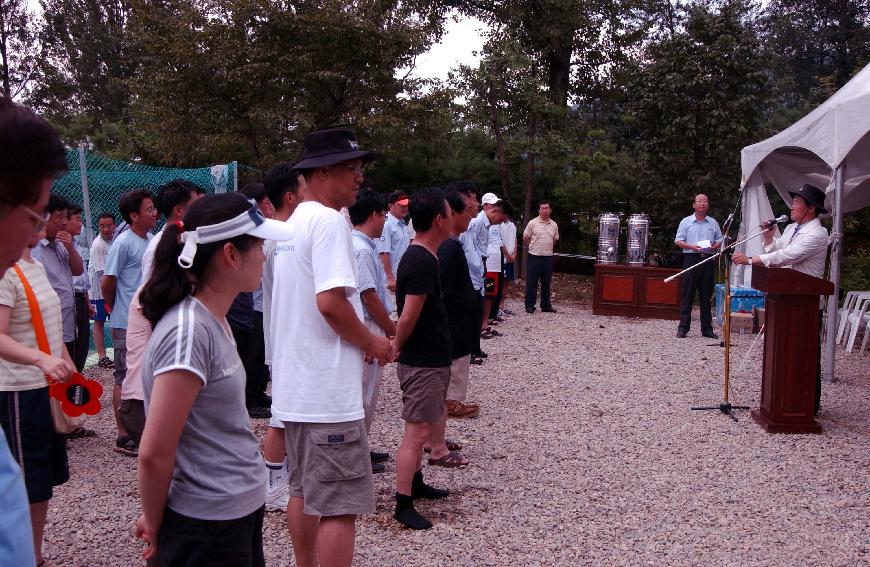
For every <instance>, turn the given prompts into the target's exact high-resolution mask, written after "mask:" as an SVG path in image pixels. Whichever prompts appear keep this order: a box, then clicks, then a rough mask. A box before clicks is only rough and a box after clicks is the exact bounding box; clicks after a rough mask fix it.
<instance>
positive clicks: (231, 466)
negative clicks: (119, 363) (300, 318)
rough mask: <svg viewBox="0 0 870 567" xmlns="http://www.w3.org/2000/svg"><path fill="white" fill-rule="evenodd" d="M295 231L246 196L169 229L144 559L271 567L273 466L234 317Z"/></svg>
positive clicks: (144, 450)
mask: <svg viewBox="0 0 870 567" xmlns="http://www.w3.org/2000/svg"><path fill="white" fill-rule="evenodd" d="M291 235H292V230H291V229H290V226H289V225H288V224H287V223H280V222H276V221H271V220H267V219H264V218H263V216H262V214H260V212H259V210H258V209H257V206H256V204H253V203H251V202H249V201H248V200H247V199H245V197H244V196H242V195H240V194H238V193H228V194H224V195H211V196H206V197H204V198H202V199H199V200H198V201H196V202H194V203H193V204H191V205H190V207H189V208H188V209H187V212H186V213H185V214H184V218H183V221H182V223H178V224H172V225H168V226H167V227H166V228H165V230H164V231H163V236H162V237H161V240H160V243H159V244H158V245H157V251H156V253H155V257H154V271H153V273H152V275H151V278H150V279H149V280H148V282H147V283H146V284H145V286H144V287H143V288H142V291H141V294H140V303H141V306H142V312H143V314H144V315H145V317H146V318H147V319H148V320H149V321H150V322H151V324H152V325H153V327H154V332H153V334H152V336H151V340H150V342H149V344H148V349H147V351H146V353H145V358H144V361H143V365H142V379H143V383H144V389H145V408H146V412H147V415H148V419H147V421H146V424H145V431H144V432H143V435H142V443H141V445H140V448H139V475H138V476H139V494H140V497H141V499H142V510H143V514H142V516H141V517H140V518H139V520H138V521H137V529H136V531H137V535H138V536H139V537H141V538H142V539H144V540H145V541H146V543H147V544H148V547H146V548H145V551H144V553H143V558H145V559H151V558H153V557H155V555H157V554H159V556H160V558H161V559H162V560H163V561H164V562H165V563H166V564H167V565H169V567H175V566H188V565H189V566H195V565H213V566H216V565H227V566H230V565H232V566H239V567H244V566H262V565H264V564H265V563H264V558H263V544H262V527H263V512H264V503H265V500H266V494H265V488H264V486H265V485H264V478H263V468H264V467H263V459H262V457H261V456H260V452H259V444H258V442H257V438H256V437H255V436H254V434H253V432H252V431H251V428H250V420H249V419H248V414H247V410H246V407H245V371H244V367H243V366H242V362H241V360H240V359H239V355H238V352H237V351H236V348H235V344H234V342H233V336H232V333H231V331H230V327H229V325H228V323H227V320H226V314H227V312H228V311H229V308H230V305H231V304H232V302H233V299H234V298H235V297H236V295H238V294H239V293H240V292H243V291H253V290H254V289H256V287H257V286H258V285H259V283H260V274H261V272H262V268H263V261H264V260H265V257H264V255H263V249H262V240H263V239H265V238H268V239H272V240H278V241H284V240H289V239H290V238H291Z"/></svg>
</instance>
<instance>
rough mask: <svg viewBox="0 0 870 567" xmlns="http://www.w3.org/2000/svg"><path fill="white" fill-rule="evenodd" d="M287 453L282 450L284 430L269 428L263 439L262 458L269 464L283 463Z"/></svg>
mask: <svg viewBox="0 0 870 567" xmlns="http://www.w3.org/2000/svg"><path fill="white" fill-rule="evenodd" d="M285 456H287V451H286V449H285V448H284V430H283V429H281V428H280V427H272V426H269V429H267V430H266V437H265V438H263V458H264V459H266V462H269V463H283V462H284V457H285Z"/></svg>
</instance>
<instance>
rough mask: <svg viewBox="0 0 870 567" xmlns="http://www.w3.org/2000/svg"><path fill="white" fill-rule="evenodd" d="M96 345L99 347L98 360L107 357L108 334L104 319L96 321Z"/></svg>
mask: <svg viewBox="0 0 870 567" xmlns="http://www.w3.org/2000/svg"><path fill="white" fill-rule="evenodd" d="M94 346H95V347H97V360H102V359H104V358H106V334H105V329H104V328H103V322H102V321H94Z"/></svg>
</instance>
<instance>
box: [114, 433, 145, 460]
mask: <svg viewBox="0 0 870 567" xmlns="http://www.w3.org/2000/svg"><path fill="white" fill-rule="evenodd" d="M112 450H113V451H115V452H116V453H120V454H122V455H124V456H127V457H138V456H139V447H137V446H136V442H135V441H133V440H132V439H130V438H129V437H127V436H126V435H123V436H121V437H118V439H117V440H116V441H115V446H114V447H113V449H112Z"/></svg>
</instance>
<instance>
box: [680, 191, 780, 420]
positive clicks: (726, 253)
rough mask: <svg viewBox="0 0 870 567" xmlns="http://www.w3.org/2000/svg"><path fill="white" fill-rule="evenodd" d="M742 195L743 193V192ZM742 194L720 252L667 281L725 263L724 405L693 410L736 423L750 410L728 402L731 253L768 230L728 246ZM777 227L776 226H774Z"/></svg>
mask: <svg viewBox="0 0 870 567" xmlns="http://www.w3.org/2000/svg"><path fill="white" fill-rule="evenodd" d="M741 193H742V192H741ZM742 200H743V199H742V194H741V198H740V199H738V204H737V207H736V208H735V212H734V213H732V214H731V215H729V217H728V220H727V221H726V222H725V234H724V236H723V238H722V246H721V247H720V249H719V252H717V253H716V254H714V255H712V256H710V257H709V258H706V259H705V260H703V261H701V262H698V263H697V264H695V265H693V266H689V267H688V268H686V269H685V270H682V271H680V272H678V273H676V274H674V275H672V276H670V277H668V278H666V279H665V282H666V283H667V282H670V281H673V280H675V279H676V278H679V277H681V276H683V275H685V274H686V273H688V272H690V271H692V270H694V269H696V268H697V267H698V266H701V265H703V264H706V263H707V262H711V261H713V260H714V259H718V258H722V259H724V261H725V305H724V312H725V324H724V326H723V327H722V343H721V345H722V346H724V347H725V377H724V382H725V384H724V398H723V401H722V403H720V404H719V405H717V406H702V407H693V408H691V409H692V410H719V411H721V412H722V413H724V414H725V415H727V416H728V417H730V418H731V419H733V420H734V421H737V416H736V415H734V410H737V409H746V410H748V409H750V408H749V406H735V405H732V404H731V402H729V401H728V391H729V390H730V384H731V252H732V251H733V250H734V248H736V247H737V246H739V245H741V244H743V243H744V242H746V241H748V240H752V239H753V238H756V237H757V236H759V235H761V234H763V233H764V232H765V231H766V230H769V229H767V228H762V229H761V230H759V231H758V232H756V233H754V234H750V235H749V236H747V237H745V238H743V239H742V240H738V241H736V242H733V243H731V244H728V241H729V240H730V237H729V236H728V233H729V232H730V231H731V224H732V221H733V220H734V217H735V214H736V213H737V211H738V210H739V209H740V202H742ZM774 226H775V225H774Z"/></svg>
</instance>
